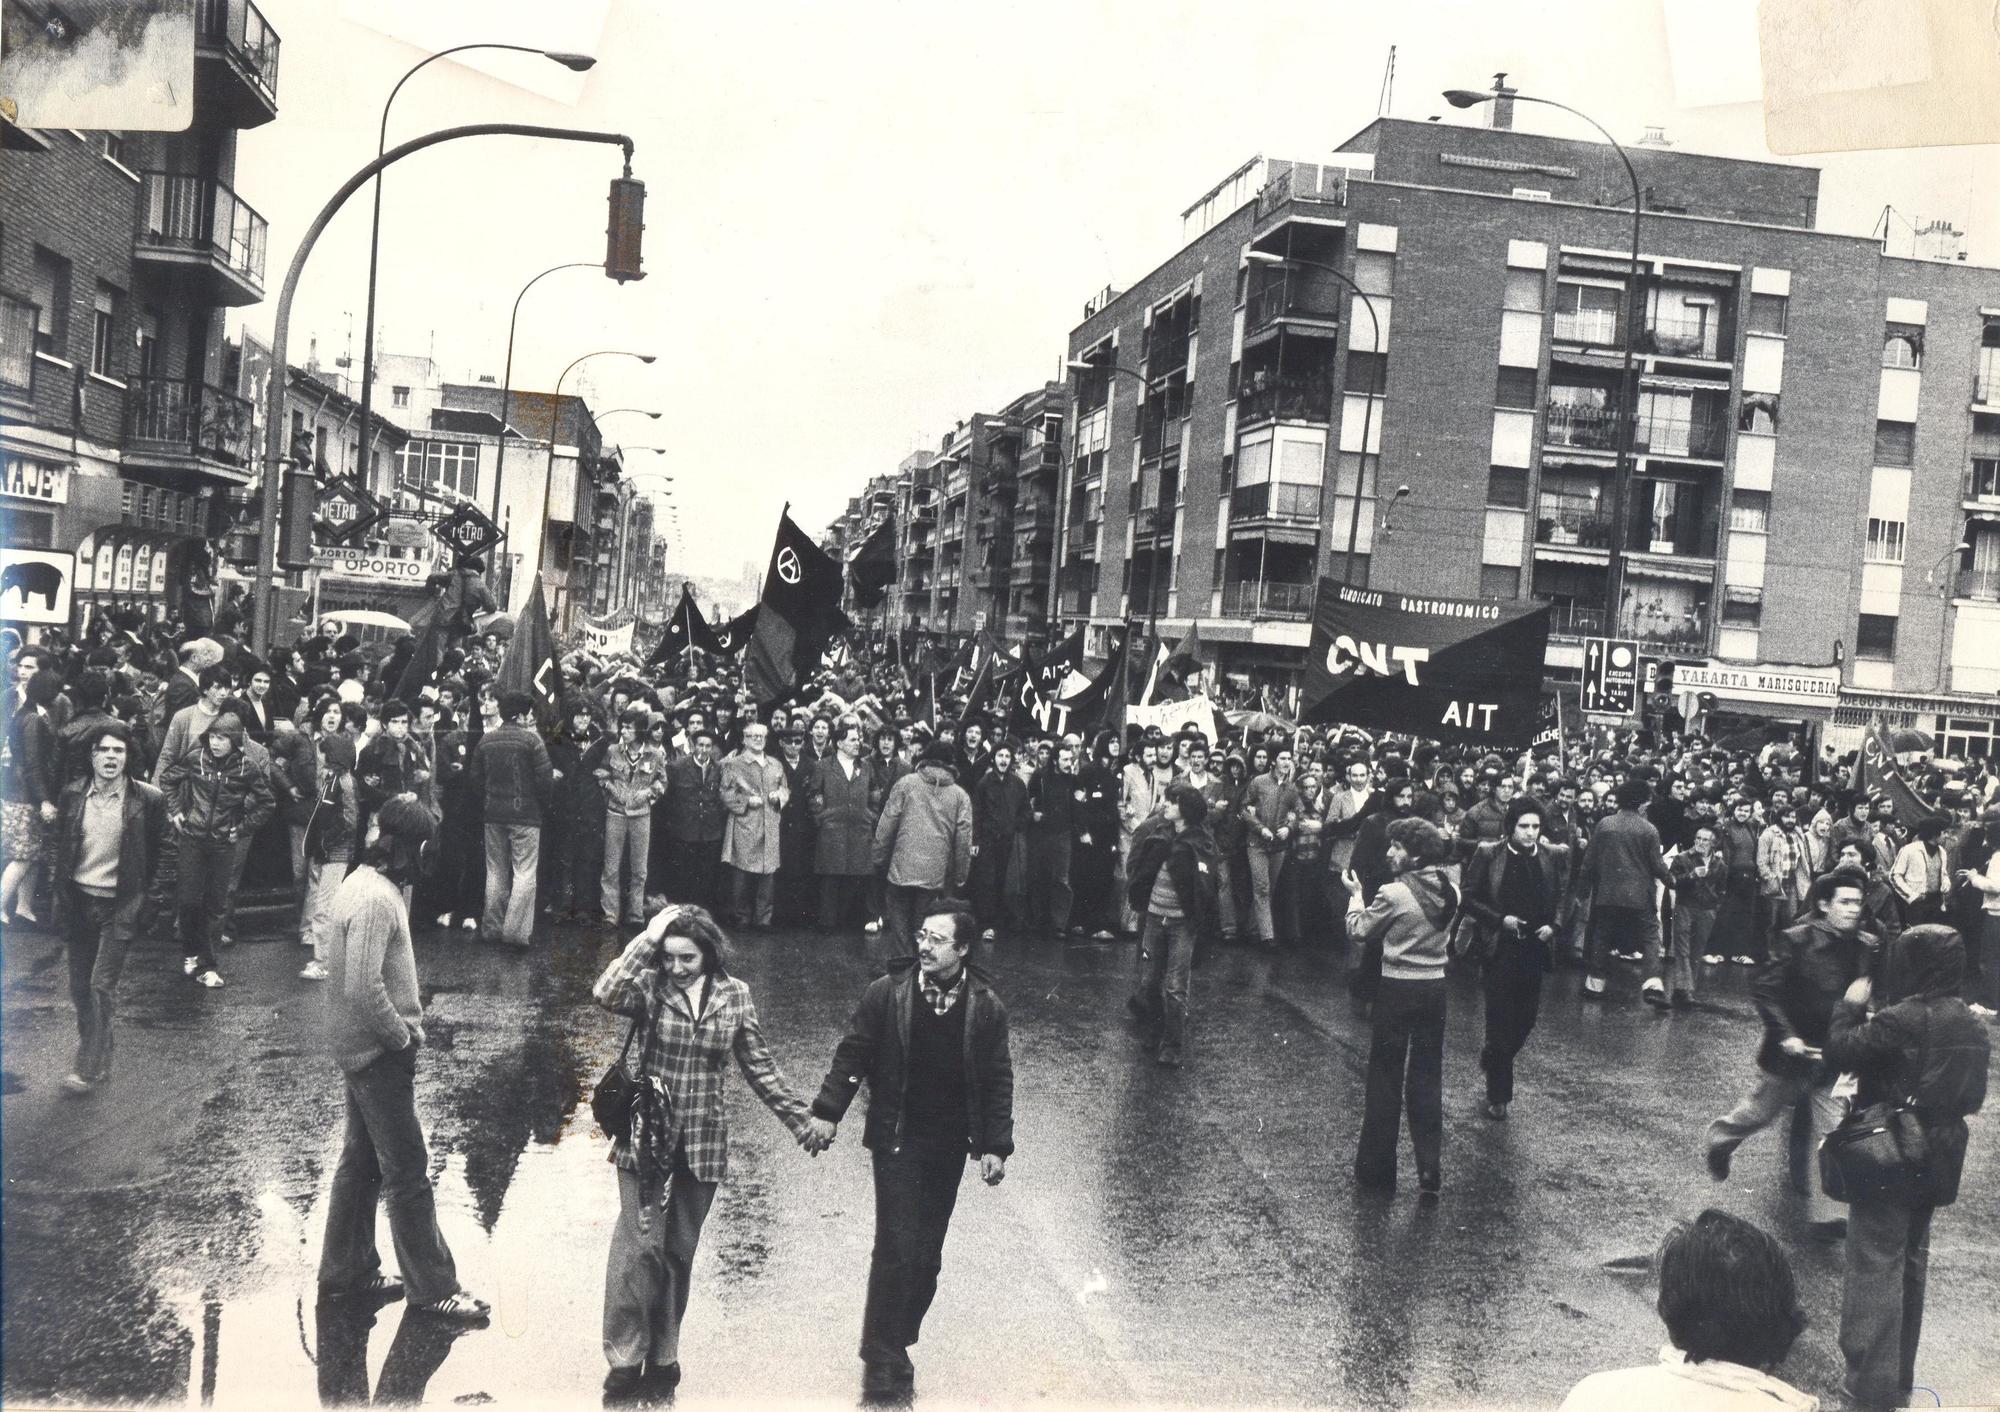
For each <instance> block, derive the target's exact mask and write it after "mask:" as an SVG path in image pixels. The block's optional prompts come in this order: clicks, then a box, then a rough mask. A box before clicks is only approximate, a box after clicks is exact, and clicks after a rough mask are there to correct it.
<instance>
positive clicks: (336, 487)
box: [313, 476, 389, 544]
mask: <svg viewBox="0 0 2000 1412" xmlns="http://www.w3.org/2000/svg"><path fill="white" fill-rule="evenodd" d="M316 508H317V509H318V511H319V515H318V518H317V519H315V520H314V521H313V532H314V534H315V535H317V536H318V538H319V540H320V541H321V542H322V543H324V544H352V543H354V541H355V540H357V539H360V538H361V537H362V536H363V535H364V534H366V533H367V532H368V531H369V530H371V529H373V528H374V527H375V526H376V525H378V524H380V523H381V522H382V520H383V518H384V517H385V516H387V515H388V513H389V511H388V508H387V507H386V506H384V505H383V504H382V502H381V501H380V500H377V499H376V498H375V497H374V496H373V495H371V494H369V492H368V490H367V489H366V488H365V487H363V486H362V485H361V484H360V483H359V482H358V481H356V480H355V479H354V478H353V477H351V476H340V477H338V478H336V479H334V480H331V481H328V482H327V483H326V484H325V485H324V486H322V487H321V488H320V492H319V499H318V501H317V505H316Z"/></svg>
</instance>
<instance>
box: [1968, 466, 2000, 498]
mask: <svg viewBox="0 0 2000 1412" xmlns="http://www.w3.org/2000/svg"><path fill="white" fill-rule="evenodd" d="M1972 498H1973V499H1974V500H2000V460H1993V459H1990V458H1988V457H1985V456H1976V457H1974V458H1973V461H1972Z"/></svg>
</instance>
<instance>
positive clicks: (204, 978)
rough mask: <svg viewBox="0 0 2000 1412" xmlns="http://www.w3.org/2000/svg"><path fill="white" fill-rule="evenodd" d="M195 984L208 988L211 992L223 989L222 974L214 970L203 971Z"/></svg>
mask: <svg viewBox="0 0 2000 1412" xmlns="http://www.w3.org/2000/svg"><path fill="white" fill-rule="evenodd" d="M194 983H195V984H196V985H204V986H207V987H208V988H209V989H210V990H220V989H222V975H221V973H220V972H218V971H214V970H208V971H203V972H202V973H201V974H200V975H198V976H196V977H195V978H194Z"/></svg>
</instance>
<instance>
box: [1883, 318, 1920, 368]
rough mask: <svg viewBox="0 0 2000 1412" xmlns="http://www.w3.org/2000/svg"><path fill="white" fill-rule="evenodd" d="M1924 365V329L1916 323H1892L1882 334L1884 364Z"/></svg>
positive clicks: (1892, 365)
mask: <svg viewBox="0 0 2000 1412" xmlns="http://www.w3.org/2000/svg"><path fill="white" fill-rule="evenodd" d="M1923 365H1924V331H1923V329H1922V328H1920V327H1918V326H1917V325H1916V324H1890V325H1889V330H1888V332H1887V333H1885V334H1884V335H1883V336H1882V366H1883V367H1885V368H1921V367H1922V366H1923Z"/></svg>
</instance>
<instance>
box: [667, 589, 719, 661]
mask: <svg viewBox="0 0 2000 1412" xmlns="http://www.w3.org/2000/svg"><path fill="white" fill-rule="evenodd" d="M690 647H692V648H694V649H695V650H696V651H699V652H716V651H720V650H721V649H720V648H718V647H717V646H716V641H715V629H714V628H711V627H710V626H709V625H708V620H707V619H706V618H704V617H702V615H701V608H700V606H699V605H697V604H696V603H695V601H694V590H693V589H692V588H690V587H689V586H688V585H687V584H682V585H681V601H680V604H679V606H677V607H676V608H675V609H674V615H673V617H671V618H669V619H668V620H667V630H666V631H665V632H664V633H662V634H661V635H660V645H659V646H658V647H656V648H654V649H653V661H654V662H655V663H659V662H667V661H671V660H672V659H673V658H675V657H683V656H685V655H686V653H687V650H688V649H689V648H690Z"/></svg>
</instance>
